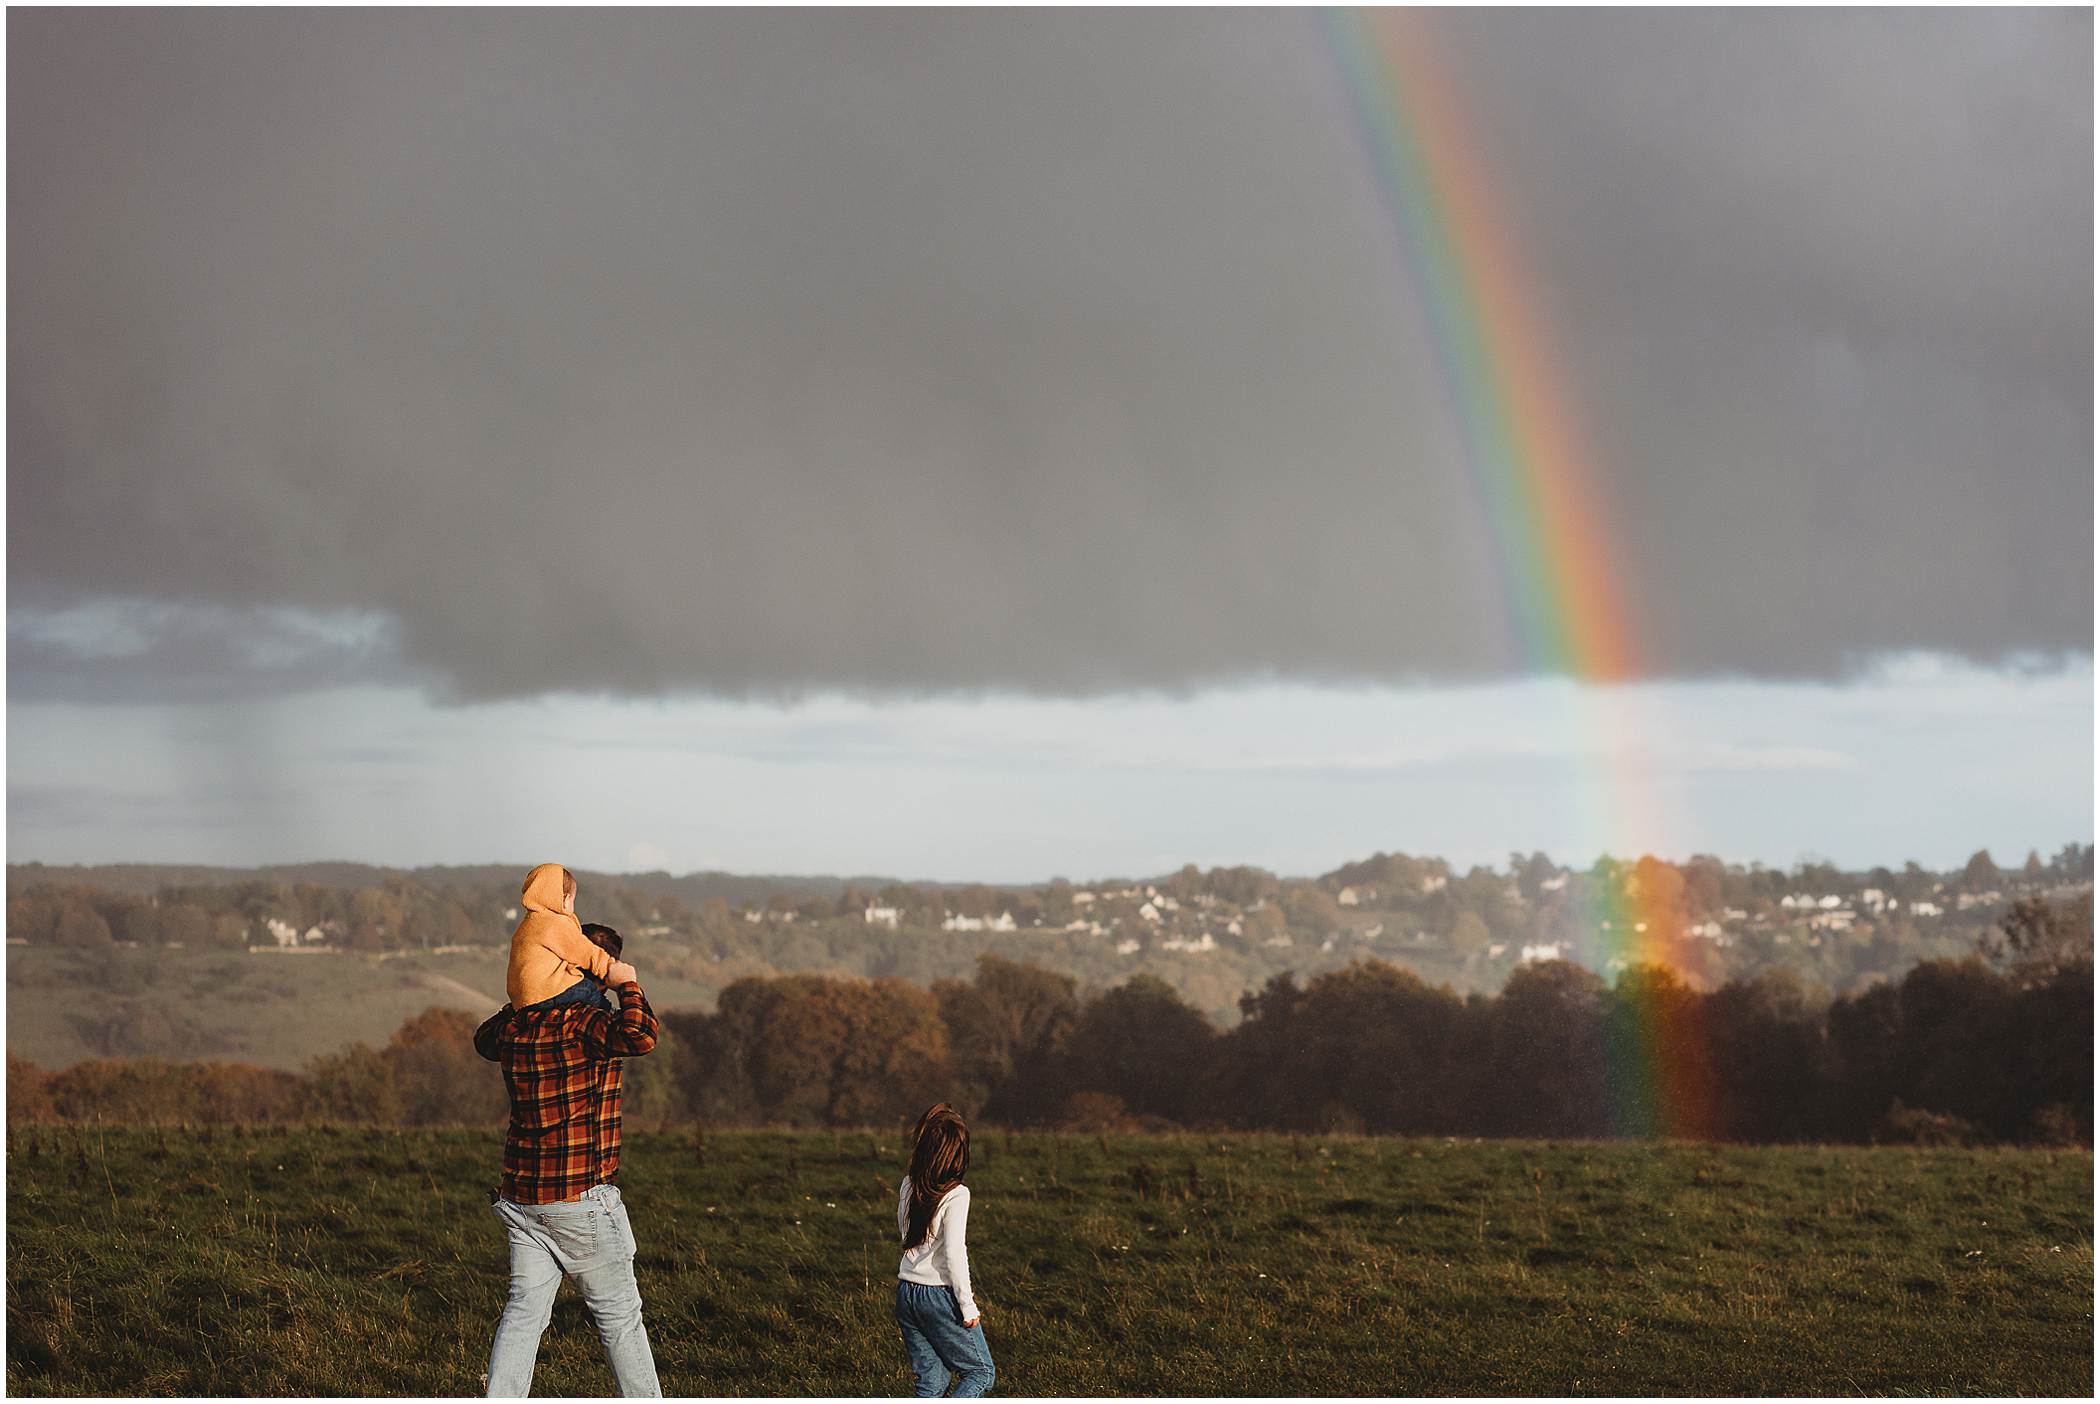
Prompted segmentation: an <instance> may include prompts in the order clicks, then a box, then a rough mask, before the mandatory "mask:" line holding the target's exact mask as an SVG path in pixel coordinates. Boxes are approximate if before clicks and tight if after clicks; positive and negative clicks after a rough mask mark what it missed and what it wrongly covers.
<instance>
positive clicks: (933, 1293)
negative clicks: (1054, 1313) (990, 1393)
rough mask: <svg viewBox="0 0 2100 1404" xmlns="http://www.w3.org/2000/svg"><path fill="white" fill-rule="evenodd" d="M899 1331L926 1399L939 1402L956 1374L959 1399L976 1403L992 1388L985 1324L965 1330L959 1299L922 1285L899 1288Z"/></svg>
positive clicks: (901, 1282) (916, 1390)
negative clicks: (980, 1396) (956, 1302)
mask: <svg viewBox="0 0 2100 1404" xmlns="http://www.w3.org/2000/svg"><path fill="white" fill-rule="evenodd" d="M896 1317H897V1329H898V1330H900V1331H902V1332H903V1333H904V1353H905V1354H906V1355H907V1356H909V1357H910V1358H911V1372H912V1376H913V1378H914V1380H915V1381H916V1385H915V1387H914V1388H913V1390H912V1393H913V1394H915V1395H917V1396H918V1397H919V1398H921V1399H935V1398H938V1397H939V1396H940V1395H941V1394H942V1393H943V1392H944V1391H945V1390H946V1389H947V1388H948V1372H949V1371H950V1370H953V1371H954V1372H955V1397H956V1398H957V1399H974V1398H976V1397H977V1396H978V1395H980V1394H983V1393H985V1392H986V1391H987V1390H989V1389H990V1388H991V1387H992V1377H993V1375H994V1374H995V1373H996V1372H995V1371H994V1370H993V1369H992V1348H991V1347H990V1346H989V1345H987V1344H985V1339H984V1323H983V1322H981V1321H980V1322H978V1323H977V1324H976V1325H975V1326H964V1325H963V1321H962V1311H961V1309H960V1308H959V1307H957V1306H956V1304H955V1293H954V1292H952V1291H950V1290H949V1289H948V1288H946V1287H929V1286H927V1285H925V1284H924V1283H921V1282H906V1281H904V1280H902V1279H901V1278H900V1279H899V1280H898V1282H897V1308H896Z"/></svg>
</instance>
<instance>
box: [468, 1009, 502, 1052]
mask: <svg viewBox="0 0 2100 1404" xmlns="http://www.w3.org/2000/svg"><path fill="white" fill-rule="evenodd" d="M509 1022H510V1006H509V1005H507V1004H506V1005H504V1006H503V1007H502V1008H501V1009H499V1010H497V1011H496V1012H495V1013H494V1014H492V1015H490V1016H489V1017H488V1019H487V1021H486V1022H484V1023H483V1024H482V1026H481V1027H480V1028H478V1029H476V1030H474V1051H475V1052H476V1053H479V1054H480V1055H481V1056H482V1057H484V1058H486V1059H488V1060H489V1061H490V1062H492V1063H493V1062H495V1061H496V1059H497V1058H498V1057H499V1056H500V1054H501V1052H502V1050H501V1049H500V1048H498V1047H497V1042H498V1040H500V1039H501V1038H502V1037H503V1026H504V1025H505V1024H507V1023H509Z"/></svg>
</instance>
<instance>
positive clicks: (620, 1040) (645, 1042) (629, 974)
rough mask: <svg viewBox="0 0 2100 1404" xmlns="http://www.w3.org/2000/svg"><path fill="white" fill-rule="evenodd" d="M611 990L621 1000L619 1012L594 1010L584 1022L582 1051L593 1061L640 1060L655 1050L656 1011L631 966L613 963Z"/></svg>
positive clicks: (617, 962)
mask: <svg viewBox="0 0 2100 1404" xmlns="http://www.w3.org/2000/svg"><path fill="white" fill-rule="evenodd" d="M610 974H611V977H612V984H613V991H614V993H616V994H617V995H619V997H620V1012H619V1013H618V1014H609V1013H607V1012H605V1011H604V1010H602V1009H600V1010H595V1011H593V1012H592V1013H591V1015H590V1016H589V1017H588V1018H586V1019H585V1020H584V1023H583V1029H582V1034H583V1051H584V1053H585V1054H586V1055H587V1056H589V1057H592V1058H639V1057H641V1056H642V1055H643V1054H644V1053H647V1052H648V1051H649V1050H650V1049H652V1048H654V1047H656V1011H655V1010H653V1009H651V1008H650V1007H649V998H648V996H647V995H644V994H643V993H642V987H641V984H640V983H639V982H638V981H637V980H636V979H635V974H634V967H633V966H631V965H629V964H627V962H625V961H618V960H616V961H614V962H613V964H612V970H611V971H610Z"/></svg>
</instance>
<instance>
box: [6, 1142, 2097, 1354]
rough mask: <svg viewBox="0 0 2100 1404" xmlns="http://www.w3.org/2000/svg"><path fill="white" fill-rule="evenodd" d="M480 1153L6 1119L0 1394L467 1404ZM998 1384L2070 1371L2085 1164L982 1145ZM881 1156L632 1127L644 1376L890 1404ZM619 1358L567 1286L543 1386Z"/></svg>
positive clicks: (893, 1168) (1512, 1150) (982, 1222)
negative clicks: (4, 1328) (651, 1351)
mask: <svg viewBox="0 0 2100 1404" xmlns="http://www.w3.org/2000/svg"><path fill="white" fill-rule="evenodd" d="M497 1154H498V1151H497V1137H496V1136H495V1135H494V1134H493V1133H486V1132H464V1131H457V1132H403V1133H368V1134H360V1133H351V1132H345V1131H337V1132H333V1133H330V1132H328V1131H321V1130H286V1131H275V1130H270V1131H252V1132H245V1133H228V1132H224V1131H221V1132H218V1133H216V1134H214V1135H211V1136H205V1135H204V1134H203V1133H182V1132H176V1131H168V1132H159V1131H151V1130H147V1131H124V1132H115V1131H112V1132H108V1133H102V1132H98V1131H96V1130H93V1129H79V1128H70V1127H68V1128H60V1127H45V1128H27V1129H18V1130H15V1131H12V1132H10V1133H9V1136H8V1178H7V1188H8V1191H9V1195H8V1207H7V1232H8V1243H7V1247H8V1253H7V1296H8V1302H7V1321H8V1347H7V1385H8V1389H9V1392H10V1393H15V1394H111V1395H125V1394H134V1393H137V1394H221V1395H223V1394H291V1395H317V1394H319V1395H339V1394H381V1395H389V1394H416V1395H430V1394H474V1393H477V1392H479V1390H480V1388H481V1374H482V1369H483V1366H484V1364H485V1362H486V1358H487V1353H488V1346H489V1338H490V1332H491V1330H492V1328H493V1327H494V1324H495V1320H496V1315H497V1312H498V1310H499V1309H500V1307H501V1305H502V1298H503V1292H504V1287H505V1249H504V1241H503V1236H502V1234H501V1232H500V1231H499V1229H498V1227H497V1225H496V1221H495V1220H494V1218H493V1217H492V1215H491V1213H490V1210H489V1208H488V1206H487V1193H486V1191H487V1188H488V1186H489V1185H490V1184H492V1183H493V1181H494V1178H495V1164H496V1158H497ZM974 1154H975V1159H974V1164H973V1166H972V1170H971V1176H970V1181H971V1184H972V1186H973V1188H974V1189H975V1192H976V1198H975V1207H974V1209H973V1211H972V1213H971V1216H970V1228H971V1238H972V1243H971V1261H972V1266H973V1268H974V1270H975V1274H976V1279H977V1284H978V1289H977V1290H978V1296H979V1299H980V1301H981V1302H982V1304H983V1306H984V1308H985V1312H986V1317H985V1327H986V1331H987V1333H988V1335H989V1338H990V1341H991V1345H992V1350H993V1353H994V1355H995V1357H996V1358H997V1361H998V1364H999V1382H998V1392H1000V1393H1005V1394H1053V1395H1054V1394H1199V1395H1201V1394H1295V1393H1309V1394H1339V1393H1349V1394H1446V1393H1450V1394H1481V1393H1485V1394H1542V1395H1553V1394H1614V1393H1626V1394H1661V1393H1673V1394H1723V1395H1733V1394H1861V1393H1865V1394H1884V1393H1897V1394H1904V1393H1919V1394H2053V1395H2087V1394H2090V1393H2091V1389H2092V1383H2093V1379H2092V1341H2093V1335H2092V1328H2093V1318H2092V1305H2093V1259H2092V1213H2091V1205H2092V1194H2093V1163H2092V1157H2091V1154H2090V1153H2089V1152H2083V1151H2081V1152H2076V1153H2049V1152H2040V1151H2013V1150H1981V1151H1954V1150H1946V1151H1911V1150H1893V1149H1880V1150H1869V1149H1856V1148H1853V1149H1834V1148H1780V1149H1772V1148H1764V1149H1746V1148H1716V1147H1705V1146H1666V1147H1647V1146H1633V1145H1593V1144H1571V1145H1541V1144H1492V1143H1490V1144H1470V1143H1469V1144H1452V1143H1446V1142H1430V1141H1398V1140H1376V1139H1358V1138H1347V1137H1319V1138H1308V1139H1305V1140H1302V1141H1301V1140H1292V1139H1289V1138H1283V1137H1266V1136H1231V1137H1214V1136H1194V1135H1187V1136H1129V1137H1115V1138H1108V1139H1101V1138H1096V1137H1089V1136H1069V1135H1067V1136H1053V1135H1028V1136H1024V1135H1012V1136H1008V1135H1005V1134H1001V1133H998V1132H988V1133H985V1134H981V1135H980V1136H979V1137H978V1140H977V1143H976V1146H975V1151H974ZM903 1158H904V1156H903V1146H902V1144H901V1140H900V1138H899V1136H898V1135H896V1134H887V1135H885V1134H879V1133H877V1134H871V1133H841V1134H836V1135H834V1134H831V1133H806V1134H788V1133H760V1132H753V1133H720V1134H714V1135H709V1136H707V1137H706V1138H705V1139H704V1140H698V1141H696V1139H695V1138H694V1137H693V1136H691V1135H690V1134H683V1135H677V1134H666V1135H658V1136H647V1135H635V1136H632V1137H631V1138H630V1142H629V1145H628V1148H627V1155H626V1170H625V1174H624V1181H625V1190H626V1198H627V1202H628V1206H629V1209H630V1212H631V1214H632V1218H633V1222H634V1228H635V1233H636V1236H637V1238H638V1239H639V1241H640V1245H641V1251H640V1256H639V1258H638V1259H637V1263H636V1268H637V1272H638V1273H639V1275H640V1278H641V1284H642V1291H643V1296H644V1299H645V1302H646V1304H647V1305H646V1314H647V1320H648V1323H649V1331H650V1336H651V1338H652V1340H653V1342H654V1344H655V1349H656V1357H657V1361H658V1367H659V1370H660V1372H661V1374H662V1377H663V1382H664V1387H665V1390H666V1392H667V1393H673V1394H775V1395H778V1394H804V1395H807V1394H816V1395H831V1394H841V1395H861V1394H900V1393H904V1392H906V1391H907V1389H908V1385H909V1376H908V1374H907V1372H906V1370H905V1366H904V1360H903V1352H902V1350H901V1348H900V1346H899V1343H898V1340H897V1336H896V1331H895V1328H894V1326H893V1325H892V1324H891V1322H890V1319H889V1302H890V1296H891V1292H892V1290H893V1288H892V1284H893V1281H894V1272H895V1267H896V1248H895V1246H894V1237H893V1233H892V1230H893V1224H894V1220H893V1219H892V1215H893V1213H894V1208H895V1202H896V1201H895V1186H896V1180H897V1176H898V1174H899V1173H900V1168H901V1165H902V1162H903ZM611 1387H612V1381H611V1374H610V1372H609V1371H608V1370H607V1368H606V1366H605V1363H604V1360H603V1358H602V1356H601V1354H600V1351H599V1347H598V1344H597V1339H596V1336H595V1334H594V1333H593V1331H592V1329H591V1327H590V1323H589V1321H588V1319H587V1318H586V1317H585V1315H584V1314H583V1312H582V1310H581V1307H580V1305H579V1303H578V1301H577V1299H576V1297H575V1294H574V1291H573V1289H569V1288H564V1289H563V1293H562V1298H561V1303H560V1305H559V1306H558V1307H557V1309H556V1312H555V1317H554V1324H553V1326H552V1328H551V1329H550V1330H549V1332H548V1335H547V1338H546V1341H545V1343H544V1345H543V1349H542V1355H541V1364H540V1369H539V1374H538V1377H537V1378H536V1380H535V1381H534V1389H535V1392H536V1393H539V1394H556V1395H561V1394H566V1395H575V1394H603V1393H605V1392H607V1391H608V1390H610V1389H611Z"/></svg>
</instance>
